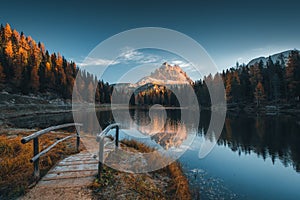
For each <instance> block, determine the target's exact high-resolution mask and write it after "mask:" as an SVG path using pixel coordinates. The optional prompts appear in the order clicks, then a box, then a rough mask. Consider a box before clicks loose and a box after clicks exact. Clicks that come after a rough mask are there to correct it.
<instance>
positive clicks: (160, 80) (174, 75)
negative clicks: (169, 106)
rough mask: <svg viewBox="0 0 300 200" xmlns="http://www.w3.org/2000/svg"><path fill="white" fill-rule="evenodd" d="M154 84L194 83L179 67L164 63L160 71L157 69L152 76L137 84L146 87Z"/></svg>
mask: <svg viewBox="0 0 300 200" xmlns="http://www.w3.org/2000/svg"><path fill="white" fill-rule="evenodd" d="M147 83H153V84H158V85H163V84H168V85H174V84H179V85H180V84H191V83H193V81H192V80H191V78H190V77H188V75H187V74H186V73H185V72H184V71H183V70H182V69H181V68H180V67H179V66H178V65H174V66H172V65H169V64H168V63H166V62H165V63H163V64H162V66H161V67H160V68H159V69H156V70H155V71H154V72H153V73H151V75H150V76H146V77H144V78H142V79H141V80H139V81H138V82H137V85H139V86H141V85H145V84H147Z"/></svg>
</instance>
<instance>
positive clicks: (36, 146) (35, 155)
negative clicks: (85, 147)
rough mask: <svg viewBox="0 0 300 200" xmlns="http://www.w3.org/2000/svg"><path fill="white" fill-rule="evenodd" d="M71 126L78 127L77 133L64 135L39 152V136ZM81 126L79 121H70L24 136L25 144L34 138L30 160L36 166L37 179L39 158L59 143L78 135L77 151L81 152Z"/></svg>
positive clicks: (37, 175)
mask: <svg viewBox="0 0 300 200" xmlns="http://www.w3.org/2000/svg"><path fill="white" fill-rule="evenodd" d="M70 126H75V127H76V133H75V134H73V135H70V136H67V137H64V138H62V139H60V140H57V141H56V142H55V143H53V144H52V145H50V146H49V147H47V148H46V149H44V150H43V151H41V152H39V136H41V135H44V134H46V133H49V132H50V131H54V130H57V129H62V128H66V127H70ZM81 126H82V124H79V123H69V124H62V125H58V126H51V127H49V128H46V129H43V130H40V131H37V132H35V133H33V134H31V135H29V136H26V137H23V138H22V140H21V142H22V143H23V144H26V143H27V142H29V141H31V140H33V158H31V159H30V162H32V163H33V167H34V173H33V175H34V178H35V180H39V178H40V170H39V158H40V157H41V156H42V155H44V154H45V153H47V152H48V151H50V149H52V148H53V147H54V146H55V145H57V144H58V143H60V142H62V141H65V140H67V139H69V138H72V137H75V136H76V137H77V139H76V151H77V152H79V145H80V127H81Z"/></svg>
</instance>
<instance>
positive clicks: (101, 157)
mask: <svg viewBox="0 0 300 200" xmlns="http://www.w3.org/2000/svg"><path fill="white" fill-rule="evenodd" d="M113 128H115V129H116V136H115V142H116V143H115V144H116V149H117V148H118V147H119V128H120V124H118V123H115V124H110V125H109V126H107V127H106V128H105V129H104V130H103V131H102V132H101V133H99V134H98V135H97V137H96V141H97V142H99V162H98V178H100V177H101V172H102V171H103V162H104V155H103V154H104V138H105V137H106V134H107V133H108V132H109V131H110V130H111V129H113Z"/></svg>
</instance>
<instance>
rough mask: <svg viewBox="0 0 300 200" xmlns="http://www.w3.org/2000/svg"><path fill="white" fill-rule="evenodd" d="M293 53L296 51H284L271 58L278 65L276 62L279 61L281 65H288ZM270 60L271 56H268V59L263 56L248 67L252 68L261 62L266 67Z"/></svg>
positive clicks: (253, 60) (251, 62) (252, 61)
mask: <svg viewBox="0 0 300 200" xmlns="http://www.w3.org/2000/svg"><path fill="white" fill-rule="evenodd" d="M295 50H296V49H295ZM292 51H294V50H287V51H283V52H280V53H276V54H273V55H270V57H271V59H272V61H273V63H276V61H279V62H280V63H281V62H282V61H283V62H284V63H285V64H286V62H287V60H288V57H289V55H290V53H291V52H292ZM268 59H269V56H267V57H263V56H261V57H258V58H254V59H252V60H251V61H250V62H249V63H248V64H247V65H248V66H251V65H254V64H255V63H259V62H260V61H262V62H263V64H264V65H266V63H267V60H268ZM281 64H282V63H281Z"/></svg>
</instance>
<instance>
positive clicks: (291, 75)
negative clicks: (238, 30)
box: [285, 51, 300, 101]
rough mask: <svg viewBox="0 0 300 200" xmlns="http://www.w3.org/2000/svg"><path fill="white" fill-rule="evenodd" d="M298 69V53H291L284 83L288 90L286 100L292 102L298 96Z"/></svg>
mask: <svg viewBox="0 0 300 200" xmlns="http://www.w3.org/2000/svg"><path fill="white" fill-rule="evenodd" d="M299 68H300V57H299V52H298V51H292V52H291V53H290V55H289V59H288V62H287V66H286V75H285V77H286V82H287V89H288V99H289V100H292V101H294V100H295V98H298V96H299V91H298V90H299V84H300V79H299Z"/></svg>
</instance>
